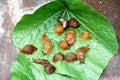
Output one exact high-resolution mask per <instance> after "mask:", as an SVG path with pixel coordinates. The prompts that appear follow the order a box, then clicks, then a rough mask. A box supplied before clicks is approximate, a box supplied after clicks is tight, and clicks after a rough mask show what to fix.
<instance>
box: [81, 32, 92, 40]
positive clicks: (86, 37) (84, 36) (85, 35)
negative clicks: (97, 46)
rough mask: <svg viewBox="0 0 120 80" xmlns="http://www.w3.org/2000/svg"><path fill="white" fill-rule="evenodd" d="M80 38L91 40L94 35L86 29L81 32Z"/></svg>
mask: <svg viewBox="0 0 120 80" xmlns="http://www.w3.org/2000/svg"><path fill="white" fill-rule="evenodd" d="M80 38H81V39H82V40H83V41H87V40H90V39H91V38H92V36H91V34H90V33H89V32H87V31H85V32H82V33H81V35H80Z"/></svg>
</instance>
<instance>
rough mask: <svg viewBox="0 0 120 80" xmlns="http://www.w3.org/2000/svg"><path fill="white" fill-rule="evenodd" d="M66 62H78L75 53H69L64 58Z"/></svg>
mask: <svg viewBox="0 0 120 80" xmlns="http://www.w3.org/2000/svg"><path fill="white" fill-rule="evenodd" d="M64 60H65V61H66V62H74V61H76V60H77V56H76V54H74V53H68V54H66V55H65V56H64Z"/></svg>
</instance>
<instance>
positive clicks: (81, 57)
mask: <svg viewBox="0 0 120 80" xmlns="http://www.w3.org/2000/svg"><path fill="white" fill-rule="evenodd" d="M89 49H90V48H89V47H87V46H84V47H80V48H78V49H77V51H76V55H77V58H78V60H79V61H80V62H84V60H85V55H86V53H87V52H88V51H89Z"/></svg>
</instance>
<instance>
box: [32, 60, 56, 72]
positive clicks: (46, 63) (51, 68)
mask: <svg viewBox="0 0 120 80" xmlns="http://www.w3.org/2000/svg"><path fill="white" fill-rule="evenodd" d="M33 62H35V63H37V64H41V65H43V66H44V70H45V72H46V73H47V74H52V73H54V72H55V70H56V68H55V67H54V66H53V65H52V64H50V62H49V61H48V60H46V59H34V60H33Z"/></svg>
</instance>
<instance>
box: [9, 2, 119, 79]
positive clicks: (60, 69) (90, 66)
mask: <svg viewBox="0 0 120 80" xmlns="http://www.w3.org/2000/svg"><path fill="white" fill-rule="evenodd" d="M61 16H62V17H65V18H67V19H70V18H76V19H78V20H79V22H80V23H81V26H80V27H79V28H75V29H74V30H75V31H76V32H77V40H76V42H75V44H74V45H73V46H72V47H71V48H70V49H69V50H66V51H64V50H61V49H59V47H58V43H59V41H61V40H64V38H65V32H64V33H63V34H62V35H61V36H58V35H56V34H55V33H54V27H55V25H56V24H57V23H58V22H57V19H58V17H61ZM65 31H66V30H65ZM82 31H89V32H90V33H91V34H92V39H91V40H89V41H86V42H84V41H82V40H80V38H79V35H80V33H81V32H82ZM44 32H45V33H46V34H47V36H48V37H49V39H50V40H51V41H52V44H53V50H52V53H51V54H50V55H49V56H45V55H43V53H42V51H43V48H44V47H43V44H42V43H41V38H40V37H41V35H42V34H43V33H44ZM12 39H13V42H14V44H15V45H16V46H17V47H19V48H22V47H24V46H25V45H26V44H33V45H34V46H36V47H37V48H38V50H37V52H35V53H34V54H32V55H25V54H23V53H19V54H18V57H17V60H16V61H15V63H14V64H13V65H12V68H11V80H98V78H99V77H100V75H101V73H102V72H103V70H104V69H105V67H106V66H107V64H108V61H109V60H110V59H111V57H112V56H113V55H114V54H115V53H116V52H117V49H118V44H117V40H116V37H115V32H114V30H113V27H112V26H111V24H110V22H109V21H108V20H107V19H106V18H105V17H104V16H102V15H101V14H99V13H98V12H96V11H95V10H94V9H93V8H91V7H90V6H88V5H87V4H85V3H83V2H82V1H80V0H54V1H52V2H50V3H48V4H46V5H44V6H42V7H40V8H39V9H38V10H37V11H35V12H34V13H33V14H27V15H25V16H23V18H22V19H21V21H20V22H19V23H18V24H17V25H16V27H15V29H14V31H13V33H12ZM86 45H90V51H89V52H88V53H87V55H86V59H85V63H84V64H80V62H79V61H76V62H73V63H67V62H64V61H59V62H57V63H53V62H52V58H53V56H54V54H55V53H58V52H61V53H63V54H66V53H68V52H75V51H76V50H77V49H78V48H79V47H81V46H86ZM38 58H45V59H48V60H49V61H50V62H51V63H52V64H53V65H54V66H55V67H56V72H55V73H53V74H51V75H48V74H46V73H45V72H44V69H43V67H42V66H41V65H38V64H35V63H33V61H32V60H33V59H38Z"/></svg>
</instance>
